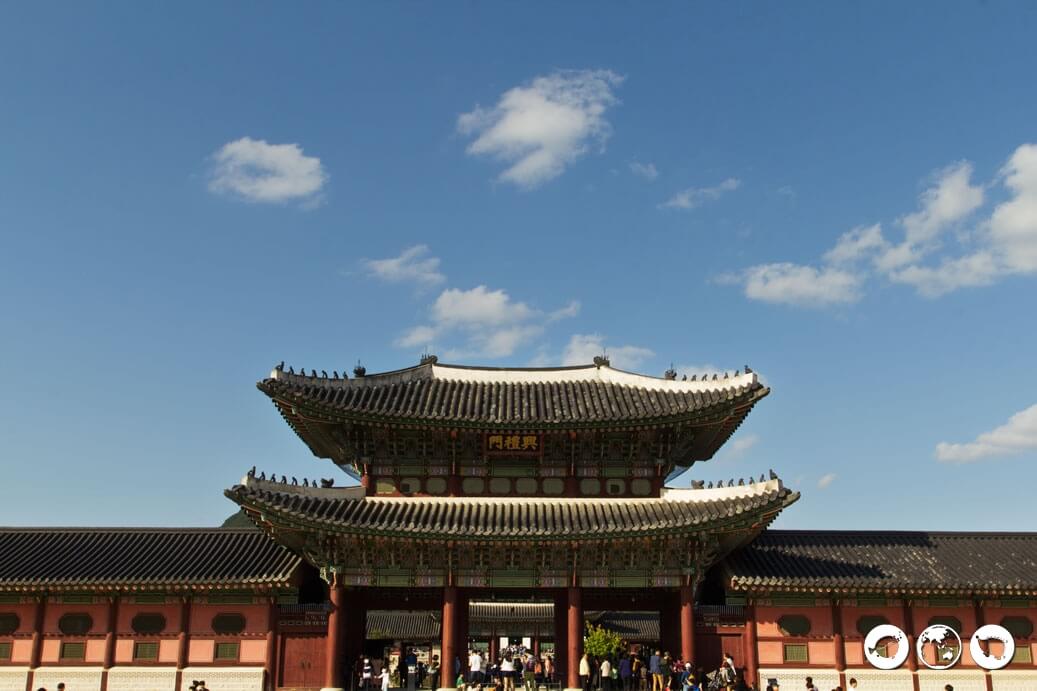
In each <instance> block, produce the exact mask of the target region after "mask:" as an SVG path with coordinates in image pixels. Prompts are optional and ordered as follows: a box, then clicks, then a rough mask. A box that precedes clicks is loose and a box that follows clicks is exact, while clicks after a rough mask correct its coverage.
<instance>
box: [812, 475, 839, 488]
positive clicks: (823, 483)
mask: <svg viewBox="0 0 1037 691" xmlns="http://www.w3.org/2000/svg"><path fill="white" fill-rule="evenodd" d="M835 478H836V474H835V473H827V474H825V475H822V476H821V479H820V480H818V481H817V488H818V489H827V488H828V487H829V486H831V484H832V483H833V482H835Z"/></svg>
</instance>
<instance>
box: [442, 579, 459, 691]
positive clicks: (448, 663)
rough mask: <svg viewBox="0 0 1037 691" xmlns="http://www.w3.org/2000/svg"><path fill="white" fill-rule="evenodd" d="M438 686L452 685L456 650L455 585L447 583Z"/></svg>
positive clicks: (444, 594)
mask: <svg viewBox="0 0 1037 691" xmlns="http://www.w3.org/2000/svg"><path fill="white" fill-rule="evenodd" d="M440 639H441V640H440V653H441V654H442V658H441V660H440V666H439V688H441V689H449V688H453V686H454V657H456V656H457V651H456V650H455V648H454V645H455V644H456V643H457V587H456V586H452V585H448V586H446V587H444V588H443V623H442V626H441V628H440Z"/></svg>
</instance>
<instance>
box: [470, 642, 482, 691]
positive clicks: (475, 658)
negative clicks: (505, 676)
mask: <svg viewBox="0 0 1037 691" xmlns="http://www.w3.org/2000/svg"><path fill="white" fill-rule="evenodd" d="M468 683H469V684H472V685H473V686H478V685H480V684H482V655H480V654H479V651H478V650H473V651H472V654H471V655H469V656H468Z"/></svg>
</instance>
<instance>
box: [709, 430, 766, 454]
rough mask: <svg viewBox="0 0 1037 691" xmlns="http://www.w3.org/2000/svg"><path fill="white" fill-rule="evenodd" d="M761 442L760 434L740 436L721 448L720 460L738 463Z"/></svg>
mask: <svg viewBox="0 0 1037 691" xmlns="http://www.w3.org/2000/svg"><path fill="white" fill-rule="evenodd" d="M759 442H760V436H759V435H758V434H745V435H739V436H737V437H735V438H734V439H733V440H731V441H730V442H728V443H727V444H724V446H723V447H721V449H720V452H719V453H718V454H717V456H718V460H722V461H737V460H738V459H740V458H742V457H743V456H745V455H746V454H747V453H749V450H750V449H752V448H753V447H754V446H756V445H757V444H758V443H759Z"/></svg>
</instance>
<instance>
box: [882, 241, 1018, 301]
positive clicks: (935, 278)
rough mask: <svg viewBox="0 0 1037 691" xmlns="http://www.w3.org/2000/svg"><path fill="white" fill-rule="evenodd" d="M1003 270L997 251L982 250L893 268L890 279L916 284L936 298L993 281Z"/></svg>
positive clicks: (922, 293) (896, 281) (929, 295)
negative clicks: (926, 263) (923, 264)
mask: <svg viewBox="0 0 1037 691" xmlns="http://www.w3.org/2000/svg"><path fill="white" fill-rule="evenodd" d="M1001 271H1002V269H1001V268H1000V267H999V266H998V262H997V260H996V258H995V257H994V255H992V254H991V253H990V252H987V251H981V252H976V253H974V254H969V255H965V256H964V257H958V258H957V259H945V260H944V261H943V262H941V263H940V264H939V265H938V266H918V265H911V266H906V267H904V268H902V269H897V270H896V271H893V272H891V273H890V274H889V280H891V281H893V282H894V283H905V284H907V285H910V286H913V287H914V288H915V289H916V290H917V291H918V293H919V294H920V295H922V296H923V297H927V298H935V297H939V296H941V295H944V294H946V293H949V292H951V291H954V290H957V289H958V288H971V287H975V286H985V285H990V284H991V283H993V282H994V281H995V280H996V279H997V278H998V276H999V275H1000V273H1001Z"/></svg>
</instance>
